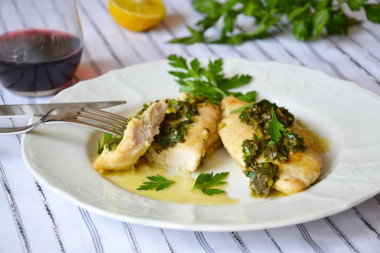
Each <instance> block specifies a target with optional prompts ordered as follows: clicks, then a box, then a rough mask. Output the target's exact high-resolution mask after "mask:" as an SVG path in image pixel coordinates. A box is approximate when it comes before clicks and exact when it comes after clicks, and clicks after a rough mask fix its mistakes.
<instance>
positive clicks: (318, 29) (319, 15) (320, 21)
mask: <svg viewBox="0 0 380 253" xmlns="http://www.w3.org/2000/svg"><path fill="white" fill-rule="evenodd" d="M329 19H330V12H329V10H327V9H323V10H319V11H317V12H316V13H315V14H314V17H313V31H314V35H315V36H319V35H320V34H321V33H322V30H323V28H324V27H325V26H326V24H327V23H328V22H329Z"/></svg>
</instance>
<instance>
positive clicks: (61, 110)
mask: <svg viewBox="0 0 380 253" xmlns="http://www.w3.org/2000/svg"><path fill="white" fill-rule="evenodd" d="M53 123H69V124H73V125H80V126H85V127H90V128H94V129H97V130H100V131H103V132H106V133H110V134H113V135H122V134H123V132H124V129H125V127H126V125H127V123H128V119H126V118H124V117H122V116H119V115H117V114H113V113H110V112H106V111H102V110H98V109H94V108H87V107H66V106H64V107H57V108H54V109H53V110H51V111H49V112H48V113H47V114H46V115H45V116H43V117H42V118H41V119H40V120H38V121H37V122H35V123H33V124H31V125H28V126H24V127H14V128H0V135H2V134H20V133H25V132H28V131H30V130H33V129H34V128H36V127H37V126H39V125H40V124H53Z"/></svg>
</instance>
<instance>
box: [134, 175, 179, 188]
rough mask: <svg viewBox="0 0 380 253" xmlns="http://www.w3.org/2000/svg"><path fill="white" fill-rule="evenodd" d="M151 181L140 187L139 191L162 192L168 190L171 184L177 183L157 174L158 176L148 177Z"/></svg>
mask: <svg viewBox="0 0 380 253" xmlns="http://www.w3.org/2000/svg"><path fill="white" fill-rule="evenodd" d="M147 179H149V180H150V181H146V182H144V183H143V184H142V185H140V187H139V188H137V190H143V191H146V190H156V191H162V190H163V189H165V188H168V187H169V186H170V185H171V184H173V183H174V182H175V181H172V180H168V179H166V178H164V177H163V176H161V175H159V174H157V175H156V176H151V177H147Z"/></svg>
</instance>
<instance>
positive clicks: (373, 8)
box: [171, 0, 380, 44]
mask: <svg viewBox="0 0 380 253" xmlns="http://www.w3.org/2000/svg"><path fill="white" fill-rule="evenodd" d="M366 2H367V0H227V1H224V3H221V2H220V1H215V0H193V7H194V8H195V9H196V10H197V11H198V12H200V13H202V14H204V18H203V19H202V20H200V21H198V22H197V23H196V25H195V27H188V30H189V32H190V33H191V35H190V36H188V37H183V38H178V39H174V40H172V41H171V42H172V43H184V44H194V43H197V42H206V43H220V44H241V43H242V42H243V41H247V40H252V39H257V38H262V37H265V36H266V35H267V33H268V31H269V30H270V28H271V27H273V26H275V25H278V24H284V25H290V26H291V27H292V32H293V34H294V36H295V37H296V38H297V39H299V40H303V41H305V40H309V39H316V38H318V37H319V36H321V35H322V34H324V33H327V34H328V35H333V34H347V32H348V28H349V27H350V26H352V25H354V24H356V23H358V21H357V20H356V19H354V18H351V17H349V16H347V14H346V13H345V8H346V7H348V8H349V9H350V10H351V11H360V10H364V11H365V13H366V16H367V18H368V20H369V21H371V22H373V23H380V4H378V3H377V4H374V3H366ZM240 15H243V16H247V17H251V18H253V23H254V24H256V25H255V26H254V27H253V28H254V29H253V30H252V31H241V29H239V28H238V26H237V24H236V20H237V18H238V16H240ZM219 21H222V23H223V25H222V28H221V30H220V36H219V38H215V39H209V38H206V36H205V33H206V31H207V30H208V29H210V28H211V27H216V25H217V23H218V22H219Z"/></svg>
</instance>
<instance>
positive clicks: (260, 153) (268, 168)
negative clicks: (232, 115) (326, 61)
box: [239, 100, 307, 197]
mask: <svg viewBox="0 0 380 253" xmlns="http://www.w3.org/2000/svg"><path fill="white" fill-rule="evenodd" d="M272 112H274V113H275V115H274V116H275V118H274V117H272V115H273V114H272ZM239 118H240V120H241V121H242V122H243V123H245V124H247V125H250V126H252V128H253V129H254V131H255V134H254V136H253V139H252V140H250V139H247V140H245V141H243V143H242V151H243V159H244V163H245V165H246V170H245V175H246V176H247V177H249V178H250V188H251V190H252V192H253V193H254V194H255V195H257V196H263V197H268V195H269V193H270V190H271V187H272V186H273V185H274V183H275V182H276V180H278V177H279V168H278V164H281V163H284V162H286V161H288V159H289V153H290V152H291V151H299V152H304V151H305V150H306V148H307V147H306V146H305V144H304V140H303V138H301V137H300V136H299V135H298V134H296V133H294V132H293V130H292V126H293V123H294V116H293V115H292V114H291V113H290V112H289V111H288V110H287V109H285V108H283V107H278V106H277V105H276V104H274V103H271V102H269V101H268V100H262V101H260V102H259V103H256V104H252V105H250V106H247V107H245V108H244V109H243V110H242V112H241V113H240V116H239ZM275 120H276V123H277V124H279V125H280V127H281V129H284V131H283V133H282V134H280V138H279V140H278V141H274V140H273V136H272V135H273V133H272V132H271V127H270V126H271V125H273V123H274V121H275ZM259 157H260V158H264V162H258V161H257V160H258V158H259ZM260 160H261V159H260Z"/></svg>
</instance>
